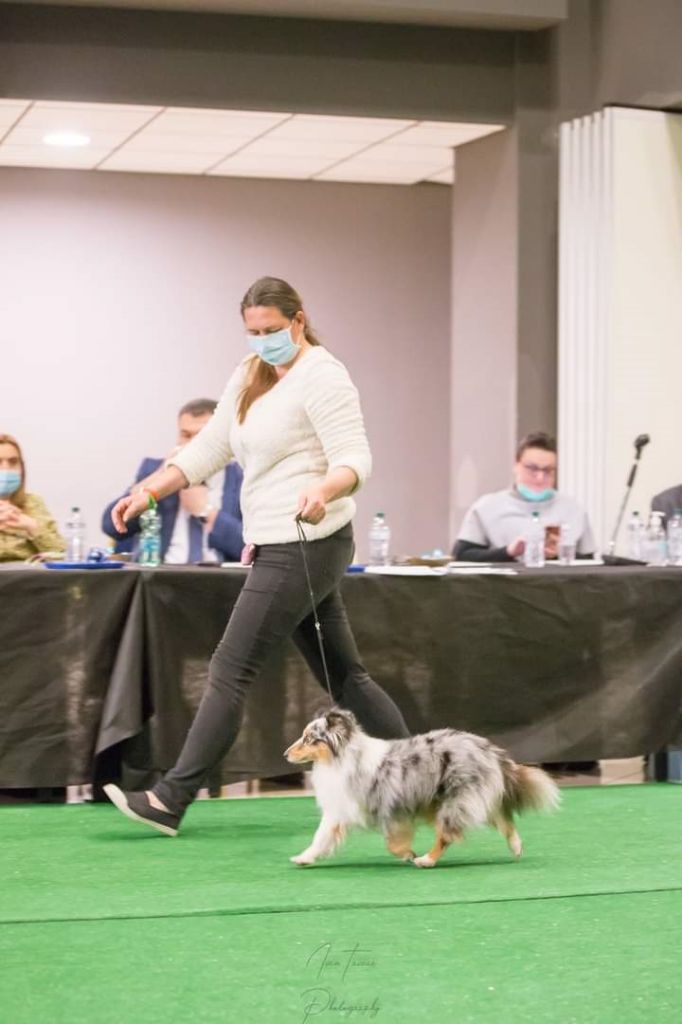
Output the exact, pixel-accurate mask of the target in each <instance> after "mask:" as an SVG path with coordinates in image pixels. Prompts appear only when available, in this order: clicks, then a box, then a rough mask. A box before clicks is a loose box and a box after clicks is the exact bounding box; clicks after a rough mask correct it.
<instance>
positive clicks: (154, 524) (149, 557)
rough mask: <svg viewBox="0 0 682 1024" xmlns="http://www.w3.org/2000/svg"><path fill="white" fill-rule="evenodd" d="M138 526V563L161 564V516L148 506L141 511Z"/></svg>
mask: <svg viewBox="0 0 682 1024" xmlns="http://www.w3.org/2000/svg"><path fill="white" fill-rule="evenodd" d="M140 528H141V529H140V547H139V551H138V556H137V560H138V562H139V563H140V565H152V566H154V565H161V516H160V515H159V513H158V512H157V510H156V509H155V508H148V509H147V511H146V512H143V513H142V515H141V516H140Z"/></svg>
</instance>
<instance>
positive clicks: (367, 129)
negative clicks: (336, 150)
mask: <svg viewBox="0 0 682 1024" xmlns="http://www.w3.org/2000/svg"><path fill="white" fill-rule="evenodd" d="M414 123H415V122H414V121H399V120H397V119H393V118H390V119H388V118H379V117H322V116H319V115H316V114H296V115H295V116H294V117H292V118H290V119H289V120H288V121H285V122H284V123H283V124H281V125H278V126H277V128H273V129H272V131H271V132H270V133H269V137H270V138H273V139H313V140H317V141H322V140H325V141H326V140H329V141H332V142H358V143H364V144H365V145H370V144H371V143H372V142H379V141H380V140H381V139H385V138H388V137H389V136H391V135H395V134H396V132H400V131H403V130H404V129H405V128H409V127H410V125H413V124H414Z"/></svg>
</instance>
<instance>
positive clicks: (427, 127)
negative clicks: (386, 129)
mask: <svg viewBox="0 0 682 1024" xmlns="http://www.w3.org/2000/svg"><path fill="white" fill-rule="evenodd" d="M504 127H505V126H504V125H498V124H464V123H462V124H449V123H447V122H440V121H422V122H421V123H420V124H418V125H417V126H416V127H414V128H408V129H407V131H405V132H402V133H401V134H400V135H399V136H398V137H397V138H396V142H399V143H400V144H401V145H402V144H405V145H410V146H461V145H463V144H464V143H466V142H472V141H473V140H474V139H482V138H483V137H484V136H485V135H491V134H492V133H493V132H499V131H502V130H503V129H504Z"/></svg>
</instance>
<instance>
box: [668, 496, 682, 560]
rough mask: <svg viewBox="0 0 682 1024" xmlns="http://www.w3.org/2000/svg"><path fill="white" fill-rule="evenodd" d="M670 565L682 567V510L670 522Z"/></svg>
mask: <svg viewBox="0 0 682 1024" xmlns="http://www.w3.org/2000/svg"><path fill="white" fill-rule="evenodd" d="M668 563H669V565H682V510H680V509H679V508H676V509H675V511H674V513H673V514H672V516H671V517H670V519H669V520H668Z"/></svg>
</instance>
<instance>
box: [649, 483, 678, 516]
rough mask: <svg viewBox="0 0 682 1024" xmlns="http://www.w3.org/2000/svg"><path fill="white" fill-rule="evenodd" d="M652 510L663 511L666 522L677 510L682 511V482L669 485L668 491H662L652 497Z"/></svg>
mask: <svg viewBox="0 0 682 1024" xmlns="http://www.w3.org/2000/svg"><path fill="white" fill-rule="evenodd" d="M651 510H652V512H662V513H663V515H664V516H665V522H666V523H667V521H668V520H669V519H672V517H673V515H674V514H675V512H677V511H682V484H677V485H676V486H675V487H669V488H668V490H667V491H661V493H660V494H657V495H656V496H655V497H654V498H652V499H651Z"/></svg>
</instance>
